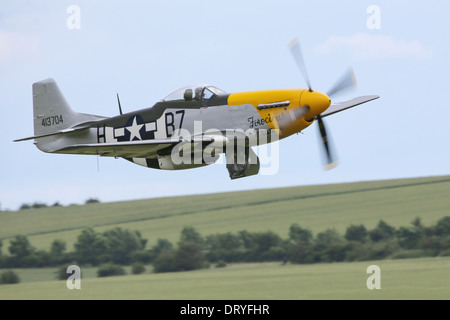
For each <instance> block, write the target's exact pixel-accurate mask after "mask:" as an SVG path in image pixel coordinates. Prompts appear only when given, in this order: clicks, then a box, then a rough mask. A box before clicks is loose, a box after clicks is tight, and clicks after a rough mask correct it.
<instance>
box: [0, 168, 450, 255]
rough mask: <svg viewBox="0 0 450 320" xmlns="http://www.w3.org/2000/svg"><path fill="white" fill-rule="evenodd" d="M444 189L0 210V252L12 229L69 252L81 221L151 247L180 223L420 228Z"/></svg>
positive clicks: (373, 188)
mask: <svg viewBox="0 0 450 320" xmlns="http://www.w3.org/2000/svg"><path fill="white" fill-rule="evenodd" d="M449 195H450V176H439V177H426V178H414V179H400V180H384V181H368V182H355V183H343V184H331V185H314V186H300V187H289V188H277V189H264V190H252V191H236V192H227V193H216V194H205V195H195V196H179V197H166V198H156V199H146V200H136V201H125V202H114V203H93V204H86V205H79V206H69V207H48V208H41V209H33V210H22V211H17V212H1V213H0V238H1V239H4V241H3V248H4V249H3V250H5V248H6V247H7V243H6V242H7V240H8V238H11V237H13V236H15V235H17V234H20V235H27V236H28V238H29V239H30V241H31V243H32V244H33V245H34V246H35V247H37V248H38V249H48V248H49V247H50V243H51V242H52V241H53V240H55V239H62V240H64V241H66V242H67V244H68V249H69V250H71V246H72V245H73V243H74V242H75V241H76V237H77V236H78V234H79V233H80V232H81V230H82V229H83V228H85V227H94V228H95V229H96V230H98V231H104V230H107V229H110V228H113V227H115V226H121V227H123V228H127V229H130V230H139V231H140V232H141V233H142V236H143V238H146V239H148V241H149V242H148V243H149V245H152V244H153V243H155V242H156V240H157V239H158V238H166V239H169V240H171V241H177V239H178V237H179V233H180V230H181V229H182V228H183V227H184V226H193V227H195V228H196V229H197V230H198V231H199V232H201V233H202V234H203V235H209V234H215V233H225V232H237V231H240V230H248V231H268V230H270V231H274V232H276V233H278V234H279V235H281V236H285V235H287V233H288V230H289V227H290V225H292V224H293V223H298V224H299V225H300V226H302V227H305V228H309V229H311V230H312V231H313V232H314V233H317V232H321V231H324V230H326V229H327V228H335V229H336V230H337V231H338V232H340V233H342V234H343V233H344V232H345V230H346V228H347V227H348V226H349V225H351V224H364V225H365V226H366V227H367V228H368V229H370V228H373V227H374V226H375V225H376V224H377V223H378V221H379V220H384V221H386V222H387V223H389V224H390V225H392V226H405V225H408V224H410V222H411V221H412V220H413V219H415V218H416V217H420V218H421V219H422V223H423V224H424V225H426V226H428V225H432V224H434V223H436V222H437V220H439V219H440V218H442V217H444V216H447V215H450V197H449ZM5 240H6V241H5Z"/></svg>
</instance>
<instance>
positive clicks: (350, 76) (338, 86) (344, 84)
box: [327, 68, 356, 97]
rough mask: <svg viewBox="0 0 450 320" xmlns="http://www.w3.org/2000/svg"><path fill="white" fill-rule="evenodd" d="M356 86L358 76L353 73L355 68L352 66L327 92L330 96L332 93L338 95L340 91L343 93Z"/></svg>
mask: <svg viewBox="0 0 450 320" xmlns="http://www.w3.org/2000/svg"><path fill="white" fill-rule="evenodd" d="M354 88H356V78H355V74H354V73H353V69H352V68H350V69H349V70H347V71H346V72H345V73H344V74H343V76H342V77H341V78H340V79H339V81H337V82H336V83H335V85H334V86H333V87H332V88H331V89H330V90H329V91H328V92H327V95H328V96H329V97H330V96H332V95H336V94H338V93H342V92H344V91H346V90H349V89H354Z"/></svg>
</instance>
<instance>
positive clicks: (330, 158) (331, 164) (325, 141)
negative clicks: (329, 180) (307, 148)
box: [317, 115, 337, 169]
mask: <svg viewBox="0 0 450 320" xmlns="http://www.w3.org/2000/svg"><path fill="white" fill-rule="evenodd" d="M317 123H318V125H319V132H320V136H321V137H322V142H323V147H324V150H325V154H326V162H327V164H326V166H325V168H326V169H332V168H334V167H335V166H336V165H337V163H336V161H335V160H334V157H333V155H332V152H331V148H330V143H329V141H328V137H327V131H326V129H325V123H324V122H323V120H322V117H321V116H320V115H319V116H317Z"/></svg>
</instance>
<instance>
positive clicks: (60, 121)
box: [33, 79, 80, 136]
mask: <svg viewBox="0 0 450 320" xmlns="http://www.w3.org/2000/svg"><path fill="white" fill-rule="evenodd" d="M33 116H34V135H36V136H39V135H43V134H48V133H51V132H55V131H58V130H63V129H66V128H69V127H70V126H73V125H75V124H77V123H79V122H80V119H79V118H80V117H79V116H78V114H77V113H76V112H74V111H73V110H72V108H71V107H70V105H69V104H68V103H67V101H66V99H65V98H64V96H63V95H62V93H61V91H60V90H59V88H58V85H57V84H56V82H55V80H53V79H46V80H42V81H39V82H36V83H33Z"/></svg>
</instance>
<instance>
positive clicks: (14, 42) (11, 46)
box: [0, 31, 39, 64]
mask: <svg viewBox="0 0 450 320" xmlns="http://www.w3.org/2000/svg"><path fill="white" fill-rule="evenodd" d="M38 53H39V40H38V38H37V37H36V36H31V35H26V34H22V33H19V32H14V31H10V32H6V31H0V64H6V63H9V62H12V61H17V60H22V59H27V58H30V57H33V56H35V55H37V54H38Z"/></svg>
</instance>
